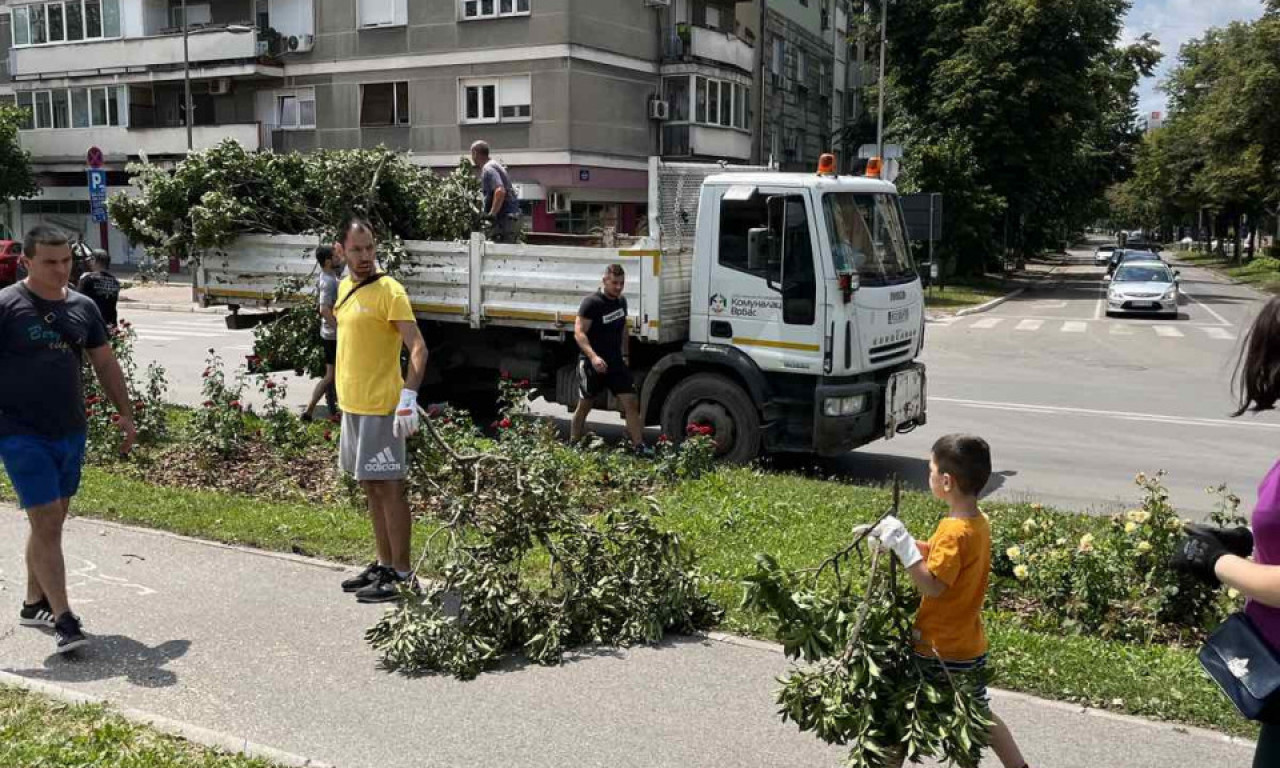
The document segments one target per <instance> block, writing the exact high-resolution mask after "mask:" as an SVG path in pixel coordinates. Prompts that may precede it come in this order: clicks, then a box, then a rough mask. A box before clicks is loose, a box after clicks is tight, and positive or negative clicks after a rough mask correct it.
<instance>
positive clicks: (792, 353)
mask: <svg viewBox="0 0 1280 768" xmlns="http://www.w3.org/2000/svg"><path fill="white" fill-rule="evenodd" d="M694 250H695V257H694V259H693V260H692V264H693V275H692V285H691V289H690V324H689V341H688V343H687V344H686V345H685V349H684V350H683V351H682V355H683V356H684V357H685V358H686V359H688V360H697V361H698V362H697V363H696V365H698V366H703V367H705V368H706V369H707V370H706V371H704V373H703V378H704V379H705V378H706V376H708V375H711V376H715V377H717V378H718V379H719V380H718V381H716V382H711V381H707V382H706V383H705V384H704V385H703V386H702V387H699V388H698V389H699V391H698V392H697V393H691V394H693V395H695V396H694V397H689V396H684V395H682V393H680V392H676V391H672V390H666V389H664V388H662V387H661V386H660V385H659V384H657V383H655V382H654V381H652V380H647V381H646V385H645V390H646V392H645V395H646V397H645V399H646V401H649V402H652V401H653V400H654V399H655V398H657V399H659V400H662V401H664V403H665V407H664V408H663V410H664V412H665V413H664V414H663V416H662V418H661V419H660V421H661V423H662V425H663V427H664V430H665V431H670V430H672V429H678V428H679V427H680V425H681V424H689V423H694V424H700V425H705V426H710V427H711V428H712V429H713V430H714V433H715V434H716V436H717V443H719V444H721V445H722V446H724V447H725V450H726V451H727V453H728V454H730V456H729V457H730V458H740V457H746V456H747V455H749V454H753V453H754V452H755V451H758V450H763V451H764V452H805V453H816V454H819V455H833V454H837V453H842V452H845V451H848V450H851V449H853V448H856V447H858V446H860V445H864V444H866V443H869V442H871V441H873V440H877V439H880V438H891V437H892V436H893V435H894V434H895V433H897V432H898V431H902V430H907V429H911V428H914V427H915V426H917V425H920V424H923V423H924V421H925V418H926V413H925V373H924V367H923V366H922V365H918V364H916V363H914V362H913V361H914V360H915V358H916V357H917V356H918V355H919V354H920V352H921V349H922V347H923V344H924V327H925V318H924V295H923V290H922V288H921V282H920V279H919V276H918V275H917V273H916V271H915V267H914V265H913V263H912V260H911V252H910V247H909V244H908V241H907V234H906V227H905V226H904V220H903V216H902V212H901V209H900V207H899V204H898V196H897V190H896V189H895V188H894V187H893V185H891V184H888V183H886V182H883V181H880V180H878V179H871V178H866V177H856V176H843V177H840V176H835V175H834V174H822V175H814V174H794V173H793V174H784V173H728V174H722V175H712V176H709V177H707V178H706V179H705V181H704V182H703V185H702V188H701V195H700V199H699V205H698V220H697V230H696V246H695V249H694ZM661 367H662V364H661V362H659V364H658V366H656V367H655V368H661ZM713 369H714V370H715V371H718V372H713ZM660 373H661V372H660ZM686 375H688V372H687V371H686ZM651 388H652V389H654V391H653V392H650V391H649V390H650V389H651ZM740 394H743V395H746V396H747V397H745V398H744V397H740V396H739V395H740ZM747 399H750V400H752V401H754V402H755V403H756V405H757V406H758V407H757V413H755V414H751V413H749V412H748V411H747V409H746V408H745V406H743V403H744V402H745V401H746V400H747ZM735 443H741V445H734V444H735ZM739 454H740V455H739Z"/></svg>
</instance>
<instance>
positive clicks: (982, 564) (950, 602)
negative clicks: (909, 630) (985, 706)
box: [872, 435, 1027, 768]
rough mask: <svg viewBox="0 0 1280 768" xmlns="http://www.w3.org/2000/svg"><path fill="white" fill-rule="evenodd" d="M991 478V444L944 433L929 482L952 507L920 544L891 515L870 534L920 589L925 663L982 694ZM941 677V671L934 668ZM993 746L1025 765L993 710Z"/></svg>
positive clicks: (1011, 763) (919, 640)
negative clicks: (966, 676) (986, 510)
mask: <svg viewBox="0 0 1280 768" xmlns="http://www.w3.org/2000/svg"><path fill="white" fill-rule="evenodd" d="M990 479H991V448H990V447H989V446H988V445H987V441H986V440H983V439H982V438H980V437H974V436H971V435H947V436H946V437H943V438H940V439H939V440H938V442H936V443H934V445H933V453H932V456H931V457H930V460H929V488H930V490H932V491H933V495H934V496H936V497H938V498H939V499H942V500H943V501H945V502H946V503H947V506H948V507H949V508H950V513H949V514H948V515H947V517H945V518H943V519H942V521H941V522H940V523H938V528H937V530H936V531H934V534H933V536H932V537H931V538H930V539H929V543H928V544H924V545H921V544H917V543H916V540H915V539H914V538H912V536H911V534H910V533H909V532H908V531H907V528H906V526H904V525H903V524H902V521H901V520H899V519H898V518H896V517H893V516H892V515H890V516H889V517H886V518H885V519H884V520H882V521H880V523H879V524H878V525H877V526H876V527H875V528H874V529H872V535H873V536H875V537H876V538H877V539H879V540H880V541H881V543H883V544H884V546H886V547H888V548H889V549H891V550H892V551H893V553H894V555H895V556H897V558H898V559H899V560H900V561H902V565H903V566H904V567H905V568H906V569H907V573H908V574H910V575H911V580H912V581H913V582H915V585H916V588H917V589H918V590H919V591H920V594H921V595H922V597H921V600H920V610H919V611H917V612H916V624H915V633H914V634H915V651H916V654H917V655H919V657H920V662H921V664H922V665H925V666H926V667H933V668H936V670H937V672H939V673H941V672H942V671H943V669H944V668H945V669H946V670H949V671H951V672H961V673H972V674H974V675H976V676H977V680H978V695H979V696H980V697H981V698H982V699H984V700H987V701H988V703H989V699H988V697H987V685H986V672H985V670H986V663H987V635H986V632H985V631H984V630H983V628H982V603H983V601H984V600H985V599H986V596H987V581H988V579H989V578H990V575H991V522H990V521H989V520H988V519H987V516H986V515H984V514H982V510H980V509H979V508H978V495H979V494H981V493H982V489H983V488H985V487H986V485H987V481H988V480H990ZM939 677H942V675H941V674H939ZM991 719H992V721H994V723H995V725H994V726H992V728H991V748H992V749H993V750H995V753H996V756H997V757H999V758H1000V762H1001V764H1002V765H1004V767H1005V768H1027V762H1026V760H1024V759H1023V757H1022V752H1021V751H1020V750H1019V749H1018V744H1017V742H1016V741H1014V738H1013V733H1012V732H1010V731H1009V726H1007V725H1005V724H1004V721H1003V720H1001V719H1000V717H999V716H998V715H996V714H994V713H992V715H991Z"/></svg>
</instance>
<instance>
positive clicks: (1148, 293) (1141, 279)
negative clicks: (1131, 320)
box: [1107, 258, 1179, 317]
mask: <svg viewBox="0 0 1280 768" xmlns="http://www.w3.org/2000/svg"><path fill="white" fill-rule="evenodd" d="M1178 280H1179V277H1178V272H1177V271H1175V270H1172V269H1170V268H1169V265H1167V264H1165V263H1164V262H1162V261H1159V260H1156V259H1154V258H1153V259H1152V260H1150V261H1145V260H1144V261H1133V260H1130V261H1126V262H1124V263H1123V264H1121V265H1120V266H1119V267H1117V268H1116V272H1115V274H1114V275H1113V276H1112V277H1111V285H1109V286H1108V287H1107V314H1108V315H1112V314H1120V313H1124V312H1142V313H1160V314H1166V315H1169V316H1170V317H1177V316H1178Z"/></svg>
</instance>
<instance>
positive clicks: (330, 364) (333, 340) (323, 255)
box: [302, 245, 342, 421]
mask: <svg viewBox="0 0 1280 768" xmlns="http://www.w3.org/2000/svg"><path fill="white" fill-rule="evenodd" d="M316 263H318V264H319V265H320V277H319V278H318V279H317V280H316V304H317V306H318V308H319V310H320V346H321V347H323V348H324V378H322V379H320V381H318V382H316V388H315V390H314V391H313V392H312V393H311V402H310V403H308V404H307V407H306V410H304V411H303V412H302V420H303V421H311V420H312V419H313V418H315V410H316V404H317V403H319V402H320V398H321V397H323V398H324V399H325V405H327V406H328V407H329V416H330V418H332V417H333V416H335V415H337V413H338V392H337V389H336V387H334V376H335V374H334V371H335V366H336V364H337V362H338V318H337V317H335V316H334V314H333V308H334V307H335V306H336V305H337V303H338V280H339V274H340V272H341V270H342V261H341V257H339V256H338V254H337V253H336V252H335V251H334V249H333V247H332V246H329V245H322V246H320V247H319V248H317V249H316Z"/></svg>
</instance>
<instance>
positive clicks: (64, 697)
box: [0, 671, 335, 768]
mask: <svg viewBox="0 0 1280 768" xmlns="http://www.w3.org/2000/svg"><path fill="white" fill-rule="evenodd" d="M0 684H4V685H7V686H9V687H12V688H21V689H23V690H26V691H31V692H32V693H38V694H41V695H43V696H47V697H49V698H51V699H56V700H58V701H61V702H65V703H67V704H101V705H105V706H108V707H110V709H111V712H112V713H113V714H116V715H119V716H121V717H123V718H125V719H126V720H131V721H133V722H135V723H139V724H141V725H146V726H150V727H152V728H154V729H156V730H157V731H160V732H162V733H167V734H169V735H170V736H177V737H179V738H182V739H185V740H187V741H189V742H192V743H193V744H200V745H202V746H205V747H210V748H212V749H216V750H219V751H222V752H227V753H230V754H233V755H234V754H241V755H244V756H246V757H250V758H257V759H260V760H265V761H267V762H270V763H275V764H279V765H284V766H289V767H290V768H335V767H334V766H333V765H331V764H330V763H325V762H321V761H319V760H316V759H313V758H310V757H303V756H302V755H295V754H293V753H292V752H285V751H283V750H280V749H276V748H275V747H269V746H267V745H265V744H258V743H256V742H252V741H249V740H248V739H242V738H240V737H238V736H232V735H231V734H229V733H222V732H220V731H213V730H210V729H208V728H201V727H200V726H198V725H192V724H191V723H184V722H182V721H181V720H173V719H171V718H168V717H164V716H163V715H156V714H152V713H150V712H143V711H142V710H138V709H129V708H121V707H115V706H112V705H111V701H110V700H109V699H106V698H103V697H101V696H94V695H92V694H87V693H80V692H79V691H74V690H71V689H69V688H63V687H61V686H57V685H53V684H51V683H45V682H41V681H39V680H28V679H27V678H25V677H22V676H21V675H15V674H12V673H9V672H3V671H0Z"/></svg>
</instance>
